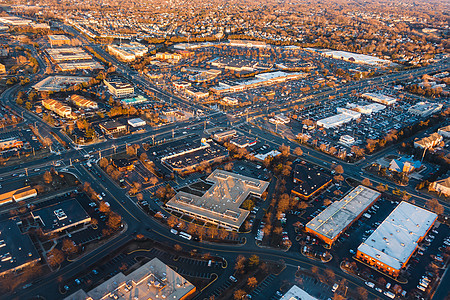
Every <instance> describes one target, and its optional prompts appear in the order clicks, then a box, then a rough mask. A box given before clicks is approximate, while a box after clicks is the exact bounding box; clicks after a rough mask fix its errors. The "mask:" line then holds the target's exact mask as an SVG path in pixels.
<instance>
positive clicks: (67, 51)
mask: <svg viewBox="0 0 450 300" xmlns="http://www.w3.org/2000/svg"><path fill="white" fill-rule="evenodd" d="M46 51H47V53H48V55H50V57H51V58H52V60H53V61H55V62H62V61H71V60H83V59H92V56H90V55H89V54H87V53H86V52H85V51H84V50H83V49H82V48H80V47H67V48H50V49H47V50H46Z"/></svg>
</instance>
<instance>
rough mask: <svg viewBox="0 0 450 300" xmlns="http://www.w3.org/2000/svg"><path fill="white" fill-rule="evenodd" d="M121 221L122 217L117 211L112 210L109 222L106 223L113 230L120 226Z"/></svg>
mask: <svg viewBox="0 0 450 300" xmlns="http://www.w3.org/2000/svg"><path fill="white" fill-rule="evenodd" d="M121 223H122V217H121V216H120V215H119V214H117V213H115V212H111V213H110V214H109V218H108V222H107V223H106V225H108V227H109V228H111V229H113V230H117V229H118V228H119V227H120V224H121Z"/></svg>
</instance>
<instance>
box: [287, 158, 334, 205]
mask: <svg viewBox="0 0 450 300" xmlns="http://www.w3.org/2000/svg"><path fill="white" fill-rule="evenodd" d="M332 180H333V178H331V176H330V175H329V174H327V173H325V171H323V170H320V169H319V168H318V167H316V166H314V165H311V164H308V163H305V164H302V163H300V164H297V165H295V167H294V174H293V181H294V187H293V188H292V190H291V193H292V194H294V195H295V196H299V197H300V198H301V199H303V200H308V199H309V198H311V197H312V196H314V195H316V194H317V193H318V192H319V191H321V190H323V189H325V188H326V187H327V186H328V185H329V184H330V183H331V181H332Z"/></svg>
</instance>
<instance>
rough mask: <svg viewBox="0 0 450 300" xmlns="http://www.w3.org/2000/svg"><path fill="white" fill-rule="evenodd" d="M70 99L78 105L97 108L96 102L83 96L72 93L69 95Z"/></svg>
mask: <svg viewBox="0 0 450 300" xmlns="http://www.w3.org/2000/svg"><path fill="white" fill-rule="evenodd" d="M70 100H71V101H72V102H73V104H75V105H76V106H78V107H83V108H90V109H97V108H98V104H97V102H94V101H91V100H89V99H86V98H84V97H83V96H80V95H76V94H73V95H71V96H70Z"/></svg>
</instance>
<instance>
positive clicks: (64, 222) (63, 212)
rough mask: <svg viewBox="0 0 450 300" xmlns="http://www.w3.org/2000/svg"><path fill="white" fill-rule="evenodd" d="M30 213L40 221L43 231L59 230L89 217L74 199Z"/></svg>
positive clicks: (88, 219) (87, 219)
mask: <svg viewBox="0 0 450 300" xmlns="http://www.w3.org/2000/svg"><path fill="white" fill-rule="evenodd" d="M31 215H32V216H33V218H35V219H39V220H40V221H41V223H42V224H41V228H42V231H43V232H44V233H49V232H53V231H59V230H62V229H64V228H67V227H71V226H75V225H77V224H79V223H81V222H85V221H90V219H91V217H90V216H89V215H88V214H87V212H86V211H85V210H84V208H83V207H82V206H81V205H80V203H78V201H77V200H76V199H69V200H66V201H63V202H60V203H56V204H53V205H50V206H47V207H44V208H40V209H37V210H34V211H32V212H31Z"/></svg>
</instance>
